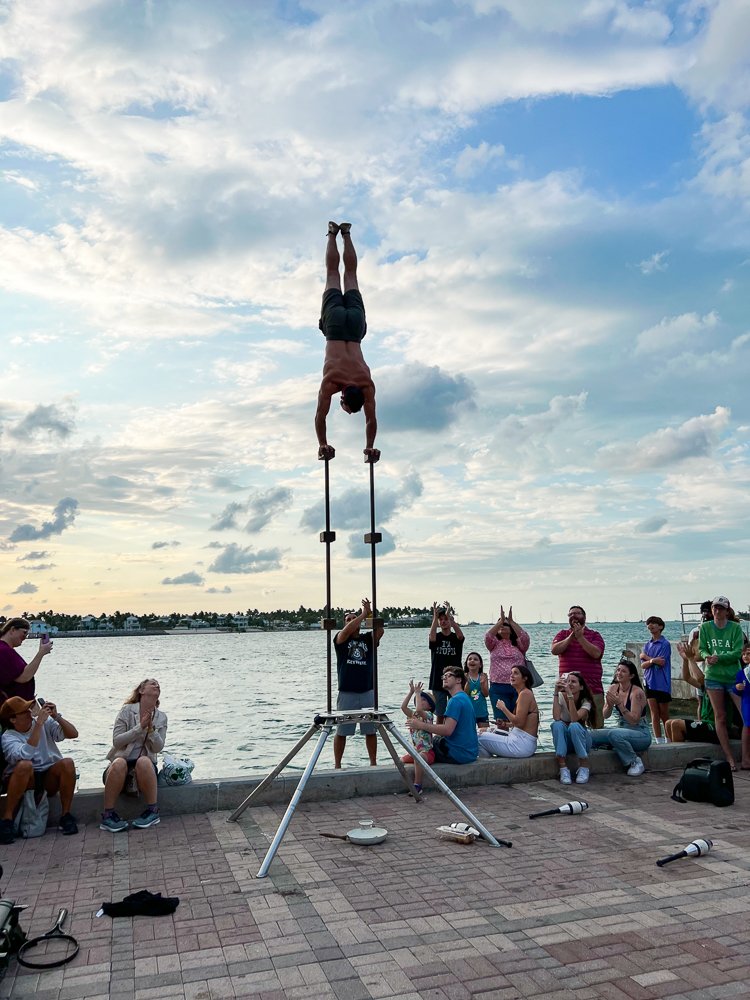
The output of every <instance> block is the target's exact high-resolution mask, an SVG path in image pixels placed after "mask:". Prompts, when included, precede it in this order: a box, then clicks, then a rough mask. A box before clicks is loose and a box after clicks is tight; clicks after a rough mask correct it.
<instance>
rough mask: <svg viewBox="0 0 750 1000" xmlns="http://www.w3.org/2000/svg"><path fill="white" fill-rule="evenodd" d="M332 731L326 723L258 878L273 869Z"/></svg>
mask: <svg viewBox="0 0 750 1000" xmlns="http://www.w3.org/2000/svg"><path fill="white" fill-rule="evenodd" d="M332 729H333V723H331V722H328V723H326V725H325V726H323V730H322V732H321V734H320V736H319V737H318V742H317V744H316V745H315V749H314V750H313V752H312V756H311V757H310V760H309V761H308V762H307V767H306V768H305V770H304V772H303V774H302V777H301V778H300V779H299V784H298V785H297V788H296V791H295V793H294V795H293V796H292V800H291V802H290V803H289V805H288V806H287V808H286V812H285V813H284V816H283V818H282V820H281V822H280V823H279V828H278V830H277V831H276V836H275V837H274V838H273V840H272V841H271V846H270V847H269V848H268V851H267V852H266V856H265V858H263V863H262V864H261V866H260V868H259V869H258V874H257V876H256V878H265V877H266V875H267V874H268V869H269V868H270V867H271V862H272V861H273V859H274V856H275V854H276V851H277V850H278V849H279V844H280V843H281V841H282V840H283V838H284V834H285V833H286V828H287V827H288V826H289V824H290V822H291V820H292V816H293V815H294V810H295V809H296V808H297V803H298V802H299V800H300V798H301V797H302V793H303V792H304V790H305V785H306V784H307V781H308V779H309V777H310V775H311V774H312V773H313V770H314V769H315V765H316V764H317V762H318V757H320V754H321V751H322V750H323V747H324V745H325V741H326V740H327V739H328V736H329V734H330V732H331V730H332Z"/></svg>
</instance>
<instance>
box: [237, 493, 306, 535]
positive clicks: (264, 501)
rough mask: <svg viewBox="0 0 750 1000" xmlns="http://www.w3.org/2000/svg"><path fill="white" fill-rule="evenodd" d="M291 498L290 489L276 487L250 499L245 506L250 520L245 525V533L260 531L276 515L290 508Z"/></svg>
mask: <svg viewBox="0 0 750 1000" xmlns="http://www.w3.org/2000/svg"><path fill="white" fill-rule="evenodd" d="M293 496H294V494H293V493H292V491H291V490H290V489H287V488H286V487H284V486H276V487H273V488H272V489H270V490H266V491H265V492H263V493H258V494H256V495H255V496H253V497H251V498H250V500H249V501H248V504H247V511H248V513H249V514H250V520H249V521H248V522H247V524H246V525H245V531H247V532H248V533H249V534H256V533H257V532H259V531H261V530H262V529H263V528H265V526H266V525H267V524H269V522H270V521H272V520H273V518H274V517H275V516H276V515H277V514H280V513H282V512H283V511H285V510H287V509H288V508H289V507H290V506H291V503H292V498H293Z"/></svg>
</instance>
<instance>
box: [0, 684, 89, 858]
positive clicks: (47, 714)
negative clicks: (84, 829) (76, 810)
mask: <svg viewBox="0 0 750 1000" xmlns="http://www.w3.org/2000/svg"><path fill="white" fill-rule="evenodd" d="M39 702H42V699H41V698H40V699H39V701H34V700H31V701H25V700H24V699H23V698H19V697H17V696H16V697H13V698H8V699H7V700H6V701H4V702H3V704H2V706H0V723H2V726H3V729H4V732H3V735H2V748H3V756H4V757H5V763H6V768H5V773H4V774H3V784H4V786H5V787H6V788H7V796H6V799H5V807H4V809H3V815H2V819H0V844H12V843H13V840H14V833H13V817H14V816H15V813H16V810H17V808H18V806H19V804H20V802H21V799H22V798H23V796H24V794H25V793H26V792H30V791H35V792H36V798H37V801H39V799H41V797H42V796H43V795H44V794H45V793H46V794H47V795H48V796H50V797H52V796H53V795H58V794H59V796H60V807H61V809H62V815H61V817H60V822H59V824H58V829H59V830H61V831H62V833H63V834H65V835H66V836H70V835H71V834H74V833H78V824H77V823H76V820H75V817H74V816H73V815H72V813H71V811H70V807H71V805H72V804H73V792H74V791H75V787H76V768H75V763H74V761H73V759H72V758H71V757H63V755H62V754H61V753H60V751H59V750H58V748H57V744H58V743H59V742H60V741H61V740H66V739H67V740H74V739H76V737H77V736H78V730H77V729H76V727H75V726H74V725H73V723H72V722H69V721H68V720H67V719H64V718H63V717H62V715H61V714H60V713H59V712H58V711H57V706H56V705H55V704H53V703H52V702H51V701H46V702H44V703H43V704H41V705H40V703H39Z"/></svg>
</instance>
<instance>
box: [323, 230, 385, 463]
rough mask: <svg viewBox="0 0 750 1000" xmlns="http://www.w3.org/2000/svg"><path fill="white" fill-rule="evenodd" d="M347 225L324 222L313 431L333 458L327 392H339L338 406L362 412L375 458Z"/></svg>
mask: <svg viewBox="0 0 750 1000" xmlns="http://www.w3.org/2000/svg"><path fill="white" fill-rule="evenodd" d="M349 228H350V227H349V224H348V223H342V225H341V226H340V227H339V226H337V225H336V223H329V226H328V247H327V249H326V290H325V292H324V294H323V304H322V308H321V317H320V329H321V330H322V331H323V334H324V335H325V338H326V353H325V362H324V364H323V378H322V380H321V383H320V391H319V392H318V408H317V411H316V413H315V431H316V434H317V436H318V457H319V458H323V459H329V458H333V457H334V455H335V451H334V449H333V447H332V446H331V445H329V444H328V440H327V437H326V417H327V416H328V411H329V410H330V408H331V397H332V396H333V395H334V393H336V392H340V393H341V408H342V409H343V410H344V411H345V412H346V413H357V412H358V411H359V410H360V409H362V410H363V411H364V415H365V445H366V446H365V449H364V452H365V455H366V456H367V460H368V461H375V462H377V460H378V458H379V457H380V452H378V451H377V449H376V448H375V447H374V445H375V435H376V433H377V420H376V417H375V384H374V383H373V380H372V375H371V373H370V369H369V367H368V365H367V363H366V362H365V359H364V356H363V354H362V348H361V346H360V342H361V340H362V338H363V337H364V336H365V333H366V332H367V321H366V318H365V308H364V302H363V301H362V296H361V295H360V293H359V288H358V285H357V256H356V253H355V251H354V247H353V245H352V241H351V236H350V235H349ZM339 229H340V231H341V233H342V235H343V237H344V292H343V293H342V292H341V279H340V276H339V253H338V248H337V247H336V235H337V234H338V232H339Z"/></svg>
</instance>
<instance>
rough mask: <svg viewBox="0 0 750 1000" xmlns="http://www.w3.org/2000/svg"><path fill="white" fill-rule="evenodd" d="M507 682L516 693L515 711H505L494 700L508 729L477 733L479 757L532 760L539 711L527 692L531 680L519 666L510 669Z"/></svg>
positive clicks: (499, 702) (526, 669)
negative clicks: (527, 758)
mask: <svg viewBox="0 0 750 1000" xmlns="http://www.w3.org/2000/svg"><path fill="white" fill-rule="evenodd" d="M510 683H511V684H512V685H513V688H514V689H515V691H516V694H517V700H516V710H515V712H513V711H511V710H510V709H509V708H508V706H507V705H506V704H505V701H504V700H503V699H502V698H500V699H499V700H498V702H497V706H496V707H497V708H498V709H499V710H500V711H501V712H502V714H503V715H504V716H505V718H506V719H507V720H508V722H509V723H511V725H512V728H511V729H509V730H508V732H507V733H505V732H502V731H501V732H486V733H480V734H479V756H480V757H532V756H533V755H534V752H535V751H536V743H537V734H538V732H539V708H538V707H537V703H536V698H535V697H534V694H533V692H532V690H531V688H532V685H533V683H534V681H533V680H532V677H531V672H530V670H529V668H528V667H527V666H525V665H523V664H522V665H521V666H518V667H513V668H512V670H511V672H510Z"/></svg>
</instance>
